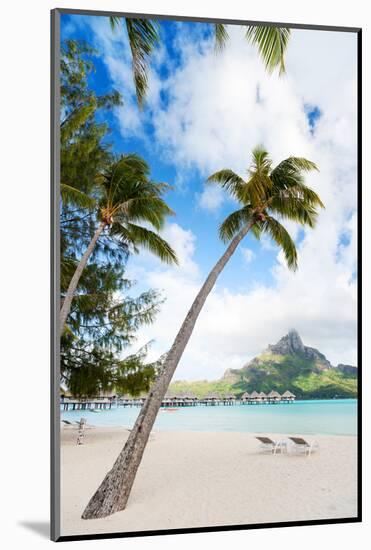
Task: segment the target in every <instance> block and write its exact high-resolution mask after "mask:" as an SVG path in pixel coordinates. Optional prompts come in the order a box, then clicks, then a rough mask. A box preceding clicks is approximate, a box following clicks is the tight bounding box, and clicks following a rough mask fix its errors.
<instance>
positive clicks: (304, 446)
mask: <svg viewBox="0 0 371 550" xmlns="http://www.w3.org/2000/svg"><path fill="white" fill-rule="evenodd" d="M289 440H290V441H291V443H292V444H293V446H292V448H293V449H294V451H295V452H298V453H304V454H305V455H306V456H310V455H311V454H312V452H313V451H316V450H317V449H318V443H317V441H312V442H311V443H308V441H306V440H305V439H303V438H302V437H289Z"/></svg>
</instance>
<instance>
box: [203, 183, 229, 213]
mask: <svg viewBox="0 0 371 550" xmlns="http://www.w3.org/2000/svg"><path fill="white" fill-rule="evenodd" d="M223 201H224V194H223V191H222V189H221V188H220V187H211V186H207V187H205V189H204V190H203V191H202V193H200V194H199V195H198V205H199V207H200V208H203V209H204V210H209V211H210V212H217V211H218V210H219V209H220V207H221V205H222V203H223Z"/></svg>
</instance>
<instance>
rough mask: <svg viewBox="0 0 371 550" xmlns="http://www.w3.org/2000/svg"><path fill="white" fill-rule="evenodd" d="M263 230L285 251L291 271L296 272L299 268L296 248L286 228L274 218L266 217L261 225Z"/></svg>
mask: <svg viewBox="0 0 371 550" xmlns="http://www.w3.org/2000/svg"><path fill="white" fill-rule="evenodd" d="M261 229H262V231H263V232H265V233H267V234H268V235H269V236H270V237H271V238H272V239H273V240H274V241H275V243H276V244H277V245H278V246H279V247H280V248H281V249H282V250H283V253H284V255H285V258H286V262H287V266H288V267H289V269H292V270H293V271H296V269H297V267H298V255H297V251H296V246H295V243H294V241H293V240H292V238H291V237H290V235H289V233H288V232H287V230H286V229H285V228H284V226H283V225H281V224H280V223H279V222H278V221H277V220H276V219H275V218H273V217H272V216H266V217H265V220H264V221H263V222H262V223H261Z"/></svg>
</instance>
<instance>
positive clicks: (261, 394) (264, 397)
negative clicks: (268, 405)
mask: <svg viewBox="0 0 371 550" xmlns="http://www.w3.org/2000/svg"><path fill="white" fill-rule="evenodd" d="M259 397H260V399H267V394H266V393H264V392H263V391H261V392H260V393H259Z"/></svg>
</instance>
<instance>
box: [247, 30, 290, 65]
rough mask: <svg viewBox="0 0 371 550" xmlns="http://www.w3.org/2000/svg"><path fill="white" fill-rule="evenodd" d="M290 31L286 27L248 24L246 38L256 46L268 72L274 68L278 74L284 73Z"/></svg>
mask: <svg viewBox="0 0 371 550" xmlns="http://www.w3.org/2000/svg"><path fill="white" fill-rule="evenodd" d="M290 35H291V31H290V29H288V28H286V27H275V26H273V25H272V26H269V27H263V26H261V27H260V26H259V27H256V26H248V27H247V30H246V39H247V40H248V41H249V42H250V43H251V44H253V45H254V46H257V47H258V50H259V53H260V56H261V58H262V59H263V61H264V64H265V67H266V69H267V71H268V72H269V73H272V72H273V71H274V70H275V69H276V68H278V69H279V74H280V75H282V74H284V73H285V70H286V69H285V53H286V49H287V45H288V42H289V39H290Z"/></svg>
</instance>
